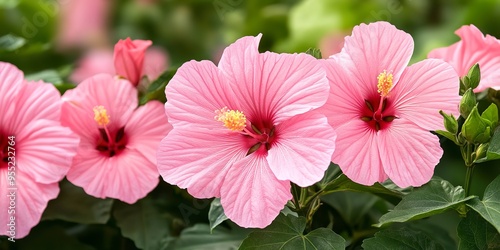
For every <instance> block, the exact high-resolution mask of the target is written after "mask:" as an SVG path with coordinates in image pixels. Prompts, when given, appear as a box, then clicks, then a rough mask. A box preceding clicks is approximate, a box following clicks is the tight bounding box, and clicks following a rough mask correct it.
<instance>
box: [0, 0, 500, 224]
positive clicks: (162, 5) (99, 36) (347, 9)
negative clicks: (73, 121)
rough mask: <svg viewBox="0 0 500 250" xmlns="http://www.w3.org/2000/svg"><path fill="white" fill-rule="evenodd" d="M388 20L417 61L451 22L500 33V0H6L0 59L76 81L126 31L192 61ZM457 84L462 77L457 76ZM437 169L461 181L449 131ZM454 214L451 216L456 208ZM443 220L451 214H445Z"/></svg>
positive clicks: (490, 175)
mask: <svg viewBox="0 0 500 250" xmlns="http://www.w3.org/2000/svg"><path fill="white" fill-rule="evenodd" d="M378 20H386V21H389V22H391V23H392V24H394V25H395V26H397V27H398V28H399V29H402V30H404V31H406V32H408V33H410V34H411V35H412V36H413V38H414V40H415V52H414V55H413V58H412V62H415V61H418V60H422V59H424V58H426V55H427V53H428V52H429V51H430V50H432V49H433V48H437V47H443V46H448V45H450V44H452V43H454V42H456V41H458V37H457V36H456V35H455V34H454V31H455V30H456V29H458V28H459V27H460V26H462V25H466V24H474V25H476V26H477V27H478V28H479V29H480V30H481V31H482V32H483V33H485V34H490V35H493V36H495V37H500V28H499V24H500V1H498V0H475V1H467V0H456V1H451V0H435V1H434V0H0V45H1V46H0V61H6V62H10V63H13V64H15V65H16V66H17V67H19V68H20V69H21V70H23V71H24V72H25V74H26V75H28V76H31V77H32V78H37V77H39V78H43V79H45V80H47V81H50V82H52V83H54V84H56V85H66V86H71V84H74V82H72V81H71V79H70V75H71V73H72V72H73V70H74V69H75V68H76V67H78V65H79V60H80V59H81V58H82V57H83V56H84V55H86V54H87V53H89V52H92V51H95V50H110V49H112V48H113V45H114V44H115V43H116V41H118V40H119V39H124V38H126V37H131V38H132V39H147V40H151V41H152V42H153V45H154V46H156V47H158V48H161V49H162V50H163V51H164V52H165V53H166V54H167V55H168V67H169V68H176V67H179V66H180V65H182V63H184V62H186V61H189V60H212V61H214V62H217V61H218V59H219V57H220V54H221V53H222V50H223V49H224V48H225V47H226V46H227V45H228V44H230V43H232V42H234V41H235V40H236V39H238V38H240V37H242V36H246V35H257V34H259V33H262V34H263V37H262V42H261V45H260V50H261V51H267V50H271V51H275V52H289V53H293V52H305V51H306V50H307V49H308V48H311V47H316V48H319V49H321V51H322V52H323V57H327V56H329V55H331V54H333V53H336V52H338V51H339V50H340V48H341V47H342V43H343V38H344V36H346V35H349V34H350V32H351V30H352V28H353V27H354V26H355V25H357V24H360V23H368V22H373V21H378ZM457 84H458V83H457ZM442 142H443V144H442V145H443V147H444V148H445V155H444V157H443V158H442V160H441V163H440V164H439V165H438V166H437V167H436V175H438V176H440V177H442V178H444V179H447V180H449V181H450V182H451V183H452V184H454V185H463V182H464V179H465V166H464V164H463V161H462V159H461V156H460V152H459V150H458V147H456V146H455V145H454V144H453V143H451V142H449V141H446V140H444V139H443V140H442ZM499 174H500V161H498V160H497V161H493V162H489V163H484V164H479V165H478V166H477V168H476V170H475V174H474V177H473V178H474V180H473V184H472V189H471V194H475V195H482V193H483V192H484V188H485V186H486V185H487V184H488V183H490V182H491V181H492V180H493V179H494V178H495V177H496V176H498V175H499ZM450 218H451V216H450ZM436 220H438V221H439V222H438V223H449V224H450V225H451V226H450V228H452V227H453V225H455V226H456V223H458V222H457V221H458V220H456V219H455V221H450V220H452V219H449V218H448V217H447V214H444V215H442V216H440V218H437V219H436Z"/></svg>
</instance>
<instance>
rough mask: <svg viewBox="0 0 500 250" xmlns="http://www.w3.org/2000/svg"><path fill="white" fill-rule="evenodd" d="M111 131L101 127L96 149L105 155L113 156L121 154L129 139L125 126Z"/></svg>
mask: <svg viewBox="0 0 500 250" xmlns="http://www.w3.org/2000/svg"><path fill="white" fill-rule="evenodd" d="M109 132H110V133H107V132H106V130H105V129H104V128H100V129H99V138H98V139H97V146H96V149H97V150H98V151H99V152H101V154H103V155H105V156H108V157H113V156H115V155H118V154H120V153H121V152H122V151H123V150H124V149H125V148H126V146H127V141H128V139H127V136H126V135H125V127H121V128H120V129H118V131H116V132H115V131H109ZM113 132H114V133H113ZM108 134H109V136H108ZM109 137H111V138H109Z"/></svg>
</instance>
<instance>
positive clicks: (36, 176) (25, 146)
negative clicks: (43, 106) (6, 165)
mask: <svg viewBox="0 0 500 250" xmlns="http://www.w3.org/2000/svg"><path fill="white" fill-rule="evenodd" d="M79 141H80V139H79V137H78V136H77V135H76V134H75V133H73V131H71V129H69V128H67V127H62V126H61V125H60V124H59V122H56V121H50V120H36V121H33V122H31V123H29V124H28V125H26V127H23V128H22V129H20V132H18V134H17V135H16V152H17V154H16V160H17V162H18V169H19V170H22V171H23V172H24V173H25V174H26V175H27V176H29V177H30V178H32V179H33V180H34V181H36V182H39V183H45V184H50V183H54V182H58V181H60V180H62V178H63V177H64V176H65V175H66V173H67V172H68V170H69V168H70V166H71V162H72V159H73V157H74V156H75V155H76V151H77V148H78V143H79Z"/></svg>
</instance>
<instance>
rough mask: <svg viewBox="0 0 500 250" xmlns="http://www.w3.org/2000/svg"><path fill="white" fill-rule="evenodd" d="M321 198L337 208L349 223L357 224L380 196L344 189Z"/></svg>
mask: <svg viewBox="0 0 500 250" xmlns="http://www.w3.org/2000/svg"><path fill="white" fill-rule="evenodd" d="M321 200H322V201H323V202H325V203H326V204H328V205H330V206H332V207H333V208H335V210H337V212H338V213H339V214H340V216H341V217H342V219H344V221H345V222H347V224H349V225H350V226H355V225H358V224H359V223H361V222H362V220H363V219H364V216H365V215H366V214H367V213H368V212H369V211H370V209H371V208H372V207H373V205H374V204H375V203H376V202H377V201H378V200H380V198H379V197H377V196H375V195H373V194H370V193H360V192H350V191H344V192H337V193H333V194H329V195H325V196H323V197H321Z"/></svg>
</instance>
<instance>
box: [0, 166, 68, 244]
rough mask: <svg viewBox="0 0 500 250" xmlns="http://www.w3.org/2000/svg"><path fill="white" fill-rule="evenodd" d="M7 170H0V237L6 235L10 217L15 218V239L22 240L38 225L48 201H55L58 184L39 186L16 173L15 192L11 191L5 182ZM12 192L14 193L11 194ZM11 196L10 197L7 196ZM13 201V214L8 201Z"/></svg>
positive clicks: (23, 174)
mask: <svg viewBox="0 0 500 250" xmlns="http://www.w3.org/2000/svg"><path fill="white" fill-rule="evenodd" d="M7 173H8V171H7V169H0V186H1V187H2V188H0V196H1V197H2V199H1V200H0V213H1V214H2V216H0V235H7V236H9V237H11V235H9V234H8V233H7V231H9V229H8V228H9V227H8V226H7V224H9V223H11V222H10V218H9V217H10V216H14V217H15V223H16V224H15V236H16V237H15V238H16V239H20V238H24V237H25V236H26V235H28V233H29V232H30V230H31V228H32V227H34V226H35V225H37V224H38V222H39V221H40V218H41V216H42V213H43V211H44V210H45V208H46V207H47V203H48V201H49V200H52V199H55V198H56V197H57V195H58V194H59V184H58V183H51V184H41V183H37V182H35V181H33V180H32V179H31V178H30V177H28V176H27V175H26V174H25V173H24V172H20V171H19V172H17V173H16V179H15V183H16V186H17V189H16V190H13V189H12V190H11V189H8V188H6V187H10V185H9V182H7ZM11 192H14V193H11ZM9 195H11V196H9ZM11 197H13V198H12V199H15V200H14V202H15V204H12V205H14V206H15V213H14V209H13V207H11V208H9V207H10V199H11Z"/></svg>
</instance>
